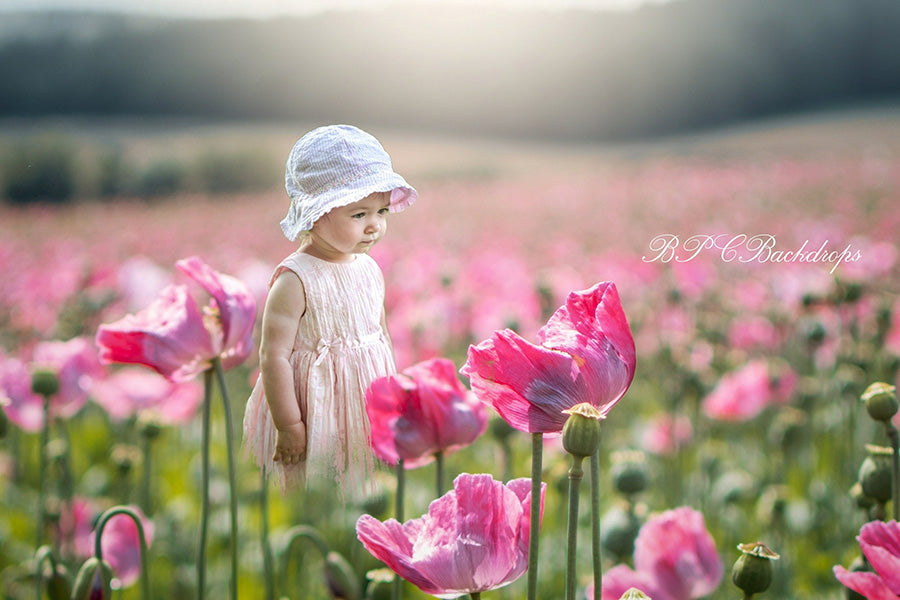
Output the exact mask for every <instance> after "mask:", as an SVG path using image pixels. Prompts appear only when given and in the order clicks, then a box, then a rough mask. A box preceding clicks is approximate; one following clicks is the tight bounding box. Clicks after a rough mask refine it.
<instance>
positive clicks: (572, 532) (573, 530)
mask: <svg viewBox="0 0 900 600" xmlns="http://www.w3.org/2000/svg"><path fill="white" fill-rule="evenodd" d="M584 458H585V457H583V456H578V455H576V454H573V455H572V467H571V468H570V469H569V520H568V530H567V533H566V596H565V598H566V600H575V554H576V551H577V547H578V488H579V486H580V485H581V479H582V478H583V477H584V470H582V468H581V463H582V462H584Z"/></svg>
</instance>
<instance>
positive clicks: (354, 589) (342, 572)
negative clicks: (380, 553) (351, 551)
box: [325, 551, 362, 600]
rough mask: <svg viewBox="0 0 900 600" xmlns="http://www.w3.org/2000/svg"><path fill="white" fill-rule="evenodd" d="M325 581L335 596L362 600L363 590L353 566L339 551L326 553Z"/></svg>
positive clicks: (345, 599)
mask: <svg viewBox="0 0 900 600" xmlns="http://www.w3.org/2000/svg"><path fill="white" fill-rule="evenodd" d="M325 581H326V582H327V584H328V589H329V590H330V591H331V595H332V596H333V597H335V598H342V599H343V600H362V590H361V589H360V587H359V580H358V579H357V577H356V573H354V572H353V567H351V566H350V563H348V562H347V560H346V559H345V558H344V557H343V556H341V555H340V554H338V553H337V552H334V551H331V552H329V553H328V554H326V555H325Z"/></svg>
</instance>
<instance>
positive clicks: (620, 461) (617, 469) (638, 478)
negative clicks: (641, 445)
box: [610, 450, 647, 495]
mask: <svg viewBox="0 0 900 600" xmlns="http://www.w3.org/2000/svg"><path fill="white" fill-rule="evenodd" d="M610 460H611V461H612V479H613V485H615V486H616V489H617V490H618V491H619V492H620V493H622V494H625V495H631V494H637V493H638V492H643V491H644V490H645V489H646V488H647V459H646V457H645V455H644V453H643V452H638V451H634V450H631V451H625V450H621V451H618V452H613V454H612V456H611V457H610Z"/></svg>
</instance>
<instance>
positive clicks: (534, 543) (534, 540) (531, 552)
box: [528, 433, 544, 600]
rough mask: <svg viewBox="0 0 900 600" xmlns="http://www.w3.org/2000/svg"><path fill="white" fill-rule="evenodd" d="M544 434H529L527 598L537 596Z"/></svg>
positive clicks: (530, 599)
mask: <svg viewBox="0 0 900 600" xmlns="http://www.w3.org/2000/svg"><path fill="white" fill-rule="evenodd" d="M543 457H544V434H543V433H532V434H531V521H530V523H531V525H530V528H529V535H530V536H531V537H530V538H529V540H528V600H535V599H536V598H537V575H538V552H539V549H540V537H541V474H542V473H543V464H542V462H543Z"/></svg>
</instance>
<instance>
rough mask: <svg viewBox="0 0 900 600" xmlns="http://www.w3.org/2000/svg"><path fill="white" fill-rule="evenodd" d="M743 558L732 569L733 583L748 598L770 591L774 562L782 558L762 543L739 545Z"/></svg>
mask: <svg viewBox="0 0 900 600" xmlns="http://www.w3.org/2000/svg"><path fill="white" fill-rule="evenodd" d="M738 550H740V551H741V556H740V557H739V558H738V559H737V561H735V563H734V567H732V569H731V581H732V582H733V583H734V585H736V586H737V587H738V589H740V590H741V591H743V592H744V595H745V596H746V597H750V596H752V595H753V594H758V593H760V592H764V591H766V590H767V589H769V584H771V583H772V561H773V560H778V559H779V558H781V557H780V556H778V554H776V553H775V552H773V551H772V549H771V548H769V547H768V546H766V545H765V544H763V543H762V542H756V543H751V544H739V545H738Z"/></svg>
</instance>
